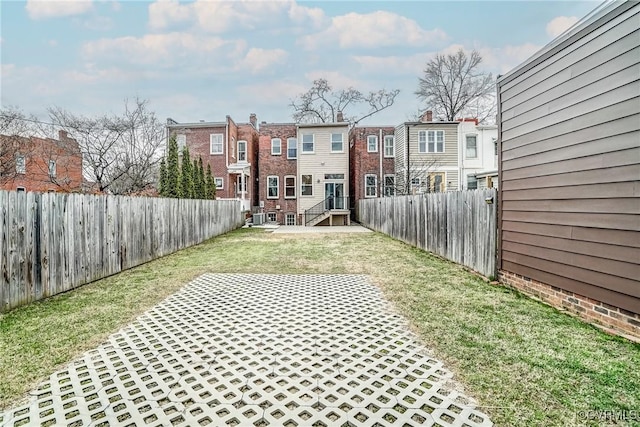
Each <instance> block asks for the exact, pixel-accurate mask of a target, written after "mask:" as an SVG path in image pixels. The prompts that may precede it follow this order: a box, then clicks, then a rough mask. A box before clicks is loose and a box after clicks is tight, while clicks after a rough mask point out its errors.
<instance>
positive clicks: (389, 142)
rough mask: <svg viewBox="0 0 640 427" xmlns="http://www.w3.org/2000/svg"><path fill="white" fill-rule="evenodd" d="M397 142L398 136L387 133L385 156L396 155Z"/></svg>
mask: <svg viewBox="0 0 640 427" xmlns="http://www.w3.org/2000/svg"><path fill="white" fill-rule="evenodd" d="M395 143H396V138H395V137H394V136H393V135H387V136H385V137H384V156H385V157H394V156H395Z"/></svg>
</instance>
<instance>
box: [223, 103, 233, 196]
mask: <svg viewBox="0 0 640 427" xmlns="http://www.w3.org/2000/svg"><path fill="white" fill-rule="evenodd" d="M224 133H225V136H224V137H225V141H224V143H225V145H226V146H227V149H226V150H224V152H225V157H226V167H227V180H228V184H229V185H227V188H228V189H231V180H230V179H229V178H230V176H231V175H230V174H229V116H227V122H226V124H225V125H224ZM227 191H229V190H227Z"/></svg>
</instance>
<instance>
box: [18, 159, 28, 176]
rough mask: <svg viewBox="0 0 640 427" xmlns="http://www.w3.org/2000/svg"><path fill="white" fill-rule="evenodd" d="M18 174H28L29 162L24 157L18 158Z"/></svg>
mask: <svg viewBox="0 0 640 427" xmlns="http://www.w3.org/2000/svg"><path fill="white" fill-rule="evenodd" d="M16 173H20V174H25V173H27V161H26V159H25V158H24V156H17V157H16Z"/></svg>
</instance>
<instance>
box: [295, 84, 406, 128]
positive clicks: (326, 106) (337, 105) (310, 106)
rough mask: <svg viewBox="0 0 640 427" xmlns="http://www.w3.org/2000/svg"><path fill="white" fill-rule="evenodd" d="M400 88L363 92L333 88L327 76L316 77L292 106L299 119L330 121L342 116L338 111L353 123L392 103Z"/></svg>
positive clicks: (316, 121) (302, 121)
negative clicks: (357, 111) (356, 110)
mask: <svg viewBox="0 0 640 427" xmlns="http://www.w3.org/2000/svg"><path fill="white" fill-rule="evenodd" d="M398 93H400V90H398V89H394V90H391V91H387V90H385V89H380V90H378V91H375V92H369V93H368V94H366V95H365V94H363V93H362V92H360V91H359V90H357V89H354V88H352V87H349V88H347V89H342V90H334V89H333V88H332V87H331V85H330V84H329V82H328V81H327V80H326V79H317V80H314V82H313V85H312V86H311V88H310V89H309V90H308V91H307V92H305V93H302V94H300V95H299V96H298V97H296V98H295V99H293V100H292V101H291V103H290V104H289V106H290V107H291V108H292V109H293V115H292V117H293V119H294V120H295V122H296V123H331V122H336V121H338V120H339V117H338V115H339V113H340V114H343V119H344V120H345V121H348V122H349V123H350V124H351V125H355V124H356V123H358V122H360V121H361V120H363V119H365V118H367V117H370V116H372V115H374V114H376V113H379V112H380V111H382V110H384V109H386V108H389V107H391V106H392V105H393V103H394V101H395V99H396V96H397V95H398ZM362 105H365V106H366V112H364V113H363V112H360V113H356V114H353V115H349V116H348V115H347V114H348V113H347V112H348V110H352V109H356V108H358V106H362Z"/></svg>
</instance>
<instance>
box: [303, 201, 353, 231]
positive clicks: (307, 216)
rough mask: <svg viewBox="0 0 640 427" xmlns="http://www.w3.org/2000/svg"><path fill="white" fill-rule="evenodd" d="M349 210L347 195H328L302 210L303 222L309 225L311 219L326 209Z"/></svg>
mask: <svg viewBox="0 0 640 427" xmlns="http://www.w3.org/2000/svg"><path fill="white" fill-rule="evenodd" d="M336 209H340V210H349V197H334V196H329V197H327V198H326V199H324V200H323V201H321V202H320V203H317V204H316V205H314V206H312V207H311V208H309V209H307V210H305V211H304V224H305V225H309V223H310V222H311V221H313V220H314V219H316V218H318V217H319V216H320V215H322V214H324V213H325V212H327V211H332V210H336Z"/></svg>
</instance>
